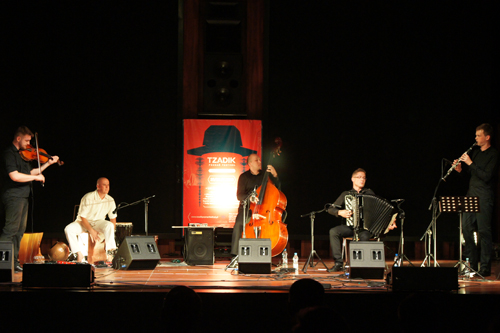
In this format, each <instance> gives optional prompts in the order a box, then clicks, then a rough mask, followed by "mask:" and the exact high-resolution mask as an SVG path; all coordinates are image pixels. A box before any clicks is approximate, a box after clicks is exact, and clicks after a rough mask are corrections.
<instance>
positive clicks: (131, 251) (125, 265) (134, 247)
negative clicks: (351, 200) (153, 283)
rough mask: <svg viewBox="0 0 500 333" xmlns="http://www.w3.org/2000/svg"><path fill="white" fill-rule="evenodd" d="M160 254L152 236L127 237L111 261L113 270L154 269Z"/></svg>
mask: <svg viewBox="0 0 500 333" xmlns="http://www.w3.org/2000/svg"><path fill="white" fill-rule="evenodd" d="M159 261H160V253H159V252H158V246H157V245H156V242H155V238H154V237H153V236H127V237H125V239H124V240H123V242H122V243H121V244H120V247H119V248H118V251H117V252H116V255H115V257H114V259H113V268H114V269H122V270H127V269H130V270H133V269H155V267H156V265H157V264H158V262H159Z"/></svg>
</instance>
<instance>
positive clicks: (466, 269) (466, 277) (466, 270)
mask: <svg viewBox="0 0 500 333" xmlns="http://www.w3.org/2000/svg"><path fill="white" fill-rule="evenodd" d="M469 267H470V262H469V258H467V259H465V267H464V280H465V281H469V280H470V269H469Z"/></svg>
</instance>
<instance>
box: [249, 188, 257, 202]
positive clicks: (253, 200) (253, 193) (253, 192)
mask: <svg viewBox="0 0 500 333" xmlns="http://www.w3.org/2000/svg"><path fill="white" fill-rule="evenodd" d="M256 189H257V186H254V187H253V190H252V196H251V197H250V202H255V198H256V197H257V191H256Z"/></svg>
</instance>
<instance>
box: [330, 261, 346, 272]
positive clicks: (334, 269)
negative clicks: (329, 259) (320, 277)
mask: <svg viewBox="0 0 500 333" xmlns="http://www.w3.org/2000/svg"><path fill="white" fill-rule="evenodd" d="M343 270H344V264H343V263H341V262H336V263H335V266H333V267H332V268H330V269H329V270H328V272H341V271H343Z"/></svg>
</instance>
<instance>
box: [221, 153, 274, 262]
mask: <svg viewBox="0 0 500 333" xmlns="http://www.w3.org/2000/svg"><path fill="white" fill-rule="evenodd" d="M247 165H248V167H249V170H248V171H245V172H243V173H242V174H241V175H240V177H239V178H238V189H237V191H236V197H237V198H238V200H239V201H240V206H239V208H238V215H237V216H236V221H235V223H234V227H233V236H232V241H231V254H232V255H233V256H236V255H237V254H238V242H239V240H240V238H241V233H242V232H243V201H244V200H245V199H246V198H247V197H248V195H249V194H250V193H251V192H252V191H253V190H254V189H256V188H258V187H259V186H260V185H261V184H262V179H263V178H264V175H265V172H269V173H270V179H271V181H272V182H273V184H274V186H276V187H277V188H278V189H279V188H280V187H281V183H280V180H279V179H278V173H277V172H276V169H275V168H274V167H273V166H272V165H268V166H267V168H266V170H265V171H262V162H261V160H260V157H259V156H258V155H257V154H250V155H249V156H248V158H247ZM251 200H253V201H252V202H254V203H256V202H257V201H258V200H259V198H258V197H251ZM246 207H247V209H248V208H249V207H250V203H247V206H246ZM247 218H249V213H248V212H247Z"/></svg>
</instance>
